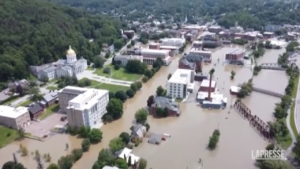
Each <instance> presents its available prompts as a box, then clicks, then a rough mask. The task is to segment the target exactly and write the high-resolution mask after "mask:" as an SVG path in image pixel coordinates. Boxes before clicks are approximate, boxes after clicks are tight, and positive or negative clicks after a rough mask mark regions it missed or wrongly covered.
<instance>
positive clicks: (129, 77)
mask: <svg viewBox="0 0 300 169" xmlns="http://www.w3.org/2000/svg"><path fill="white" fill-rule="evenodd" d="M106 67H109V68H110V70H111V74H112V75H111V78H112V79H119V80H126V81H136V80H138V79H140V78H141V77H142V75H139V74H133V73H127V72H126V71H125V69H124V68H120V69H119V70H115V69H114V67H113V66H112V65H109V66H106ZM104 69H105V67H104V68H101V69H96V71H95V74H97V75H99V76H104V77H109V76H110V75H109V74H108V73H103V70H104Z"/></svg>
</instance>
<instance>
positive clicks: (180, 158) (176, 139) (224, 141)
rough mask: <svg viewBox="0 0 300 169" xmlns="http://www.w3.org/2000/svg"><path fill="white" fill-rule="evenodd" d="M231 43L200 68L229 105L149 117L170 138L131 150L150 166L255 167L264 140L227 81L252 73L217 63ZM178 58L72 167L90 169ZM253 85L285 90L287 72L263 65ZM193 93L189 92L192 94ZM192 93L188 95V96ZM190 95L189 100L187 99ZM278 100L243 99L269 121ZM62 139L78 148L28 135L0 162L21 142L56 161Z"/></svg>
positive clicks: (29, 162)
mask: <svg viewBox="0 0 300 169" xmlns="http://www.w3.org/2000/svg"><path fill="white" fill-rule="evenodd" d="M231 50H232V48H231V47H223V48H220V49H218V50H215V51H214V53H213V63H217V64H216V66H214V65H213V64H210V65H205V66H204V72H208V71H209V70H210V69H211V68H212V67H214V68H215V74H214V78H215V80H216V79H217V87H218V89H220V90H221V91H222V92H223V93H224V95H226V97H228V106H227V108H226V109H224V110H203V109H201V108H200V107H198V106H197V105H196V104H195V102H193V101H187V102H186V103H181V105H180V106H181V110H182V114H181V116H180V117H168V118H162V119H156V118H152V117H151V116H149V117H148V123H149V124H150V126H151V128H150V131H151V132H154V133H170V134H171V135H172V137H171V138H169V139H167V141H164V142H162V144H161V145H158V146H157V145H151V144H148V143H147V139H145V140H144V142H143V143H141V144H140V145H139V146H138V147H136V148H134V150H133V153H134V154H136V155H138V156H140V157H142V158H145V159H146V160H147V161H148V167H147V168H152V169H164V168H172V169H185V168H187V167H188V168H189V169H193V168H195V169H196V168H198V166H197V164H198V160H199V158H201V159H202V160H203V164H204V168H207V169H219V168H243V169H255V168H256V167H255V166H254V165H253V163H254V161H253V160H252V159H251V150H260V149H264V148H265V146H266V145H267V142H265V141H264V140H263V139H262V138H261V137H260V136H259V135H258V134H257V133H256V132H255V131H254V130H253V128H252V127H250V126H249V123H248V122H247V121H246V120H244V119H243V118H241V117H240V115H239V114H238V113H237V112H235V111H234V110H233V109H232V110H230V108H229V107H230V106H229V105H230V103H231V102H232V103H233V101H234V99H235V98H234V97H231V96H230V93H229V88H230V86H231V85H237V84H239V83H243V82H245V81H247V80H248V79H249V78H251V76H252V72H251V69H250V67H247V66H244V67H241V66H228V65H222V63H218V61H217V59H218V58H221V59H222V58H223V57H224V55H225V53H226V52H229V51H231ZM283 52H284V49H281V50H269V51H266V53H265V56H263V57H262V58H260V59H258V60H257V62H258V63H264V62H276V61H277V57H278V55H279V54H281V53H283ZM178 60H179V57H176V58H174V60H173V62H172V63H171V64H170V65H169V66H167V67H163V68H162V69H161V70H160V71H159V72H158V73H157V74H156V75H155V77H153V78H152V79H151V80H149V81H148V82H147V84H144V86H143V88H142V90H141V91H139V92H137V94H136V95H135V96H134V98H132V99H130V100H128V101H126V103H125V105H124V114H123V117H122V118H121V119H119V120H117V121H114V122H112V123H110V124H107V125H104V126H103V127H102V128H101V130H102V131H103V139H102V142H101V143H99V144H96V145H92V146H91V148H90V150H89V152H87V153H84V155H83V157H82V158H81V159H80V160H79V161H78V162H76V164H75V165H74V167H73V169H90V168H92V165H93V164H94V162H95V161H96V159H97V156H98V153H99V151H100V150H101V149H102V148H104V147H107V146H108V143H109V141H110V140H111V139H112V138H114V137H117V136H118V135H119V134H120V133H121V132H123V131H126V132H129V131H130V129H129V128H130V127H131V125H132V124H133V120H134V114H135V112H136V111H137V110H138V109H140V108H142V107H144V106H146V101H147V99H148V97H149V96H150V95H152V94H154V93H155V91H156V88H157V87H158V86H159V85H161V86H165V85H166V82H167V76H168V74H169V73H173V72H174V71H175V70H176V69H177V66H178ZM232 70H234V71H235V72H236V76H235V79H234V80H230V72H231V71H232ZM254 85H255V86H256V87H261V88H266V89H269V90H274V91H275V90H276V91H278V92H284V88H285V87H286V85H287V77H286V75H285V73H284V72H283V71H282V72H281V71H268V70H261V72H260V73H259V75H258V76H255V77H254ZM192 96H193V95H192ZM192 96H190V97H192ZM189 100H193V99H189ZM279 101H280V100H279V99H278V98H275V97H271V96H267V95H264V94H260V93H256V92H253V93H252V94H251V96H250V97H248V98H246V99H244V100H243V102H244V103H245V104H246V105H247V106H248V107H249V108H250V109H251V110H252V113H254V114H257V115H258V116H259V117H260V118H261V119H262V120H264V121H270V120H272V119H273V117H272V112H273V110H274V107H275V103H277V102H279ZM217 128H219V130H220V132H221V136H220V141H219V143H218V147H217V148H216V149H215V150H214V151H209V150H207V149H206V147H207V144H208V140H209V137H210V136H211V135H212V132H213V130H214V129H217ZM66 143H68V144H69V150H71V149H72V148H79V147H80V143H81V140H80V139H78V138H76V137H73V136H69V135H66V134H62V135H56V136H53V137H52V138H50V139H48V140H47V141H46V142H39V141H34V140H30V139H24V140H22V141H16V142H14V143H12V144H10V145H8V146H6V147H4V148H2V149H0V166H2V165H3V163H5V162H6V161H9V160H12V153H14V152H17V150H18V147H19V145H20V144H23V145H24V146H26V147H27V148H28V149H29V152H33V151H35V150H36V149H38V150H39V151H40V152H41V154H44V153H50V154H51V156H52V161H53V162H57V160H58V159H59V158H60V157H61V156H63V155H65V154H67V153H68V151H66V150H65V146H66ZM17 155H18V160H19V162H21V163H23V164H24V165H25V166H26V167H27V168H28V169H33V168H36V162H35V161H34V160H33V156H30V157H19V154H18V153H17ZM45 165H46V166H47V165H48V164H45Z"/></svg>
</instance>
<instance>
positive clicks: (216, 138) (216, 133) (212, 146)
mask: <svg viewBox="0 0 300 169" xmlns="http://www.w3.org/2000/svg"><path fill="white" fill-rule="evenodd" d="M219 136H220V131H219V130H214V132H213V135H212V136H211V137H210V138H209V143H208V148H210V149H215V148H216V146H217V143H218V142H219Z"/></svg>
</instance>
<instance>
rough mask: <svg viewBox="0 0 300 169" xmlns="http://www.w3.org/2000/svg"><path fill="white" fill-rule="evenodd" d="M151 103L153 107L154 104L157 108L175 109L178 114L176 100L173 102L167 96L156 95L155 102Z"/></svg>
mask: <svg viewBox="0 0 300 169" xmlns="http://www.w3.org/2000/svg"><path fill="white" fill-rule="evenodd" d="M153 105H154V107H155V106H156V107H159V108H168V109H169V110H173V111H176V112H177V113H178V114H180V110H179V104H178V103H177V102H173V101H172V100H171V99H169V98H167V97H161V96H159V97H156V98H155V103H154V104H153Z"/></svg>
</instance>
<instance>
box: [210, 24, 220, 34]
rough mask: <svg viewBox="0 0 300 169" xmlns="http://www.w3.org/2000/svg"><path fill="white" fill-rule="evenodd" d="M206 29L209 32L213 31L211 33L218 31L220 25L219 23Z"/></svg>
mask: <svg viewBox="0 0 300 169" xmlns="http://www.w3.org/2000/svg"><path fill="white" fill-rule="evenodd" d="M208 31H209V32H213V33H219V32H221V31H222V27H221V26H219V25H214V26H210V27H209V28H208Z"/></svg>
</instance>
